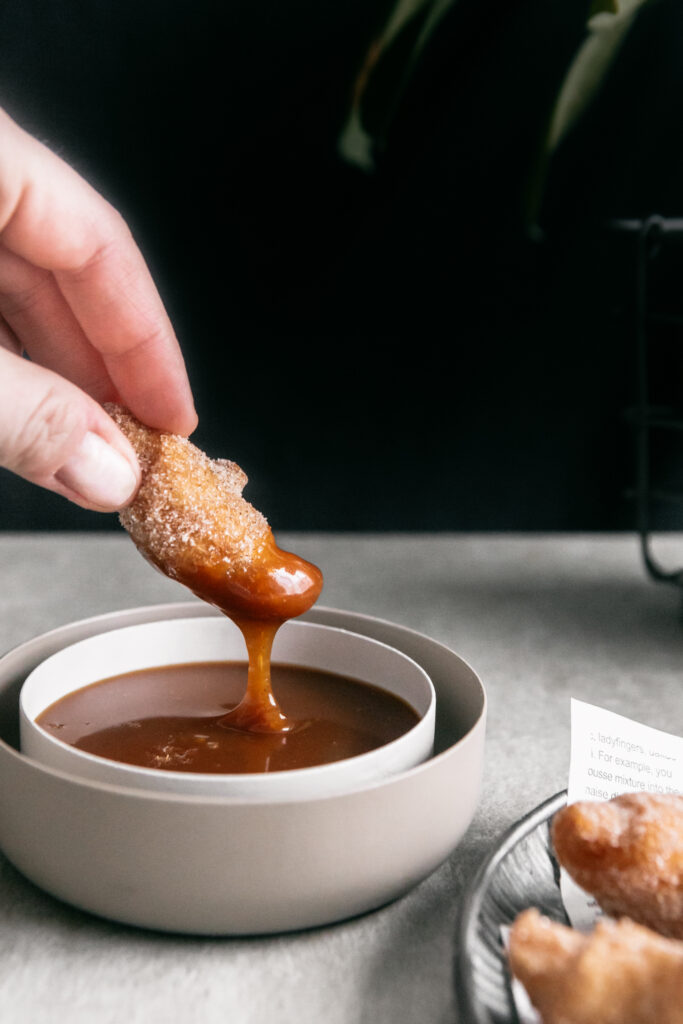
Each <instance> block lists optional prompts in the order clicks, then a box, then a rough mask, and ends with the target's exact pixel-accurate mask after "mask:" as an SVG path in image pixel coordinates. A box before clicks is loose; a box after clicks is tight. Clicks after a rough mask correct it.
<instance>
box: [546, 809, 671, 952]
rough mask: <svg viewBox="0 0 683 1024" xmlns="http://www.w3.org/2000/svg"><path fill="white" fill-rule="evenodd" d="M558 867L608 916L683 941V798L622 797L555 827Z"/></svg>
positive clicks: (565, 815) (576, 812) (560, 818)
mask: <svg viewBox="0 0 683 1024" xmlns="http://www.w3.org/2000/svg"><path fill="white" fill-rule="evenodd" d="M552 841H553V846H554V849H555V853H556V855H557V858H558V860H559V862H560V864H561V865H562V866H563V867H564V868H565V869H566V870H567V872H568V873H569V874H570V875H571V877H572V878H573V879H574V881H575V882H576V883H577V885H579V886H580V887H581V888H582V889H584V890H585V891H586V892H588V893H590V894H591V895H592V896H594V897H595V899H596V900H597V902H598V903H599V905H600V906H601V907H602V909H603V910H604V911H605V913H607V914H609V915H611V916H612V917H621V916H626V917H630V918H632V919H633V920H634V921H638V922H639V923H640V924H645V925H647V926H648V927H650V928H653V929H654V930H655V931H657V932H659V933H660V934H662V935H668V936H671V937H673V938H679V939H683V796H677V795H668V796H660V795H655V794H646V793H627V794H624V795H622V796H617V797H614V798H613V799H612V800H608V801H604V802H596V803H593V802H578V803H574V804H570V805H569V806H567V807H566V808H563V810H561V811H559V812H558V814H556V815H555V818H554V819H553V825H552Z"/></svg>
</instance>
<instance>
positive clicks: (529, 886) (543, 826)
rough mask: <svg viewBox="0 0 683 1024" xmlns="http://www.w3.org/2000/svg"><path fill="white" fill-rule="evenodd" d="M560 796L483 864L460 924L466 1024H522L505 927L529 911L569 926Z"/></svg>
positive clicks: (459, 989)
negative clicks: (555, 844)
mask: <svg viewBox="0 0 683 1024" xmlns="http://www.w3.org/2000/svg"><path fill="white" fill-rule="evenodd" d="M566 802H567V794H566V791H564V792H562V793H557V794H556V795H555V796H553V797H551V798H550V799H549V800H546V801H545V802H544V803H542V804H541V805H540V806H539V807H537V808H535V810H533V811H531V812H530V813H529V814H528V815H526V816H525V817H524V818H522V819H521V820H520V821H519V822H517V824H515V825H514V826H513V827H512V828H511V829H509V830H508V831H507V832H506V833H505V834H504V835H503V836H502V838H501V840H500V842H499V843H498V844H497V845H496V847H495V849H494V850H493V851H492V852H491V853H490V854H489V856H488V858H487V859H486V860H485V861H484V863H483V864H482V865H481V867H480V869H479V871H478V872H477V874H476V876H475V878H474V879H473V882H472V886H471V888H470V891H469V893H468V895H467V896H466V898H465V900H464V902H463V905H462V909H461V912H460V918H459V922H458V942H457V947H456V948H457V950H458V954H457V958H456V964H455V974H456V978H455V981H456V986H455V987H456V993H457V1000H458V1005H459V1010H460V1017H459V1019H460V1020H461V1021H462V1022H463V1024H516V1022H517V1020H518V1018H517V1014H516V1012H515V1008H514V1004H513V1001H512V993H511V988H510V975H509V972H508V967H507V960H506V957H505V952H504V950H503V945H502V940H501V927H504V926H505V925H510V924H512V922H513V921H514V919H515V918H516V916H517V915H518V914H519V913H520V912H521V911H522V910H525V909H526V908H527V907H538V909H539V910H540V911H541V912H542V913H543V914H545V915H546V916H547V917H550V918H552V919H554V920H555V921H560V922H561V923H562V924H568V921H567V915H566V913H565V910H564V907H563V904H562V899H561V897H560V889H559V870H558V866H557V862H556V861H555V859H554V857H553V854H552V850H551V844H550V823H551V820H552V818H553V815H554V814H556V812H557V811H559V810H560V808H562V807H564V805H565V804H566Z"/></svg>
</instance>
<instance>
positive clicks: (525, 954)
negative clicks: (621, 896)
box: [509, 909, 683, 1024]
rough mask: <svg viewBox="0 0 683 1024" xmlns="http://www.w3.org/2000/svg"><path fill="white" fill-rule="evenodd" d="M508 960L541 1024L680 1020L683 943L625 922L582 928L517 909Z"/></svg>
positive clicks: (679, 1023)
mask: <svg viewBox="0 0 683 1024" xmlns="http://www.w3.org/2000/svg"><path fill="white" fill-rule="evenodd" d="M509 960H510V967H511V969H512V972H513V974H514V975H515V977H517V978H518V979H519V980H520V981H521V982H522V984H523V985H524V987H525V989H526V991H527V993H528V995H529V998H530V999H531V1002H532V1003H533V1004H534V1006H535V1007H536V1009H537V1010H538V1012H539V1013H540V1015H541V1018H542V1020H543V1024H683V942H677V941H675V940H673V939H665V938H663V937H662V936H660V935H656V934H655V933H654V932H652V931H650V930H649V929H648V928H643V927H642V926H641V925H638V924H635V923H634V922H633V921H629V920H627V919H622V920H621V921H618V922H615V921H607V920H605V921H600V922H598V924H597V925H596V927H595V929H594V931H593V932H592V933H591V934H590V935H583V934H581V932H578V931H575V930H574V929H572V928H567V927H565V925H562V924H556V923H555V922H554V921H550V920H549V919H548V918H545V917H542V916H541V915H540V914H539V912H538V911H537V910H533V909H532V910H525V911H524V912H523V913H522V914H520V915H519V917H518V918H517V920H516V921H515V923H514V925H513V926H512V929H511V932H510V945H509Z"/></svg>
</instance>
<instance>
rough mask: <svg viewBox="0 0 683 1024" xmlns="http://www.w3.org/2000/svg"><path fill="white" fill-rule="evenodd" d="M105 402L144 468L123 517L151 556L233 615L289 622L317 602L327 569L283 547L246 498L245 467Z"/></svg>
mask: <svg viewBox="0 0 683 1024" xmlns="http://www.w3.org/2000/svg"><path fill="white" fill-rule="evenodd" d="M106 409H107V412H108V413H109V415H110V416H111V417H112V418H113V419H114V420H115V422H116V423H117V424H118V426H119V427H120V428H121V430H123V432H124V433H125V434H126V436H127V437H128V439H129V440H130V442H131V443H132V445H133V447H134V449H135V451H136V453H137V456H138V460H139V462H140V466H141V469H142V483H141V486H140V489H139V491H138V493H137V495H136V497H135V499H134V501H133V502H132V503H131V505H130V506H129V507H128V508H126V509H124V511H123V512H122V513H121V516H120V519H121V522H122V524H123V526H124V527H125V528H126V530H127V531H128V533H129V534H130V535H131V537H132V539H133V541H134V542H135V544H136V545H137V547H138V548H139V550H140V551H141V552H142V553H143V554H144V555H145V556H146V558H148V559H149V561H151V562H152V563H154V564H155V565H156V566H158V567H159V568H160V569H161V570H162V571H163V572H164V573H166V575H168V576H170V577H171V578H173V579H176V580H178V581H179V582H181V583H184V584H185V585H186V586H188V587H190V589H191V590H193V591H194V592H195V593H196V594H198V596H200V597H202V598H203V599H204V600H207V601H210V602H212V603H213V604H216V605H217V606H218V607H220V608H221V609H222V610H223V611H225V612H226V613H227V614H229V615H231V616H232V617H234V618H245V617H246V618H249V619H258V620H261V621H263V620H277V621H284V620H285V619H288V618H292V617H293V616H295V615H300V614H301V613H302V612H304V611H306V610H307V609H308V608H310V607H311V605H312V604H313V603H314V602H315V600H316V598H317V597H318V595H319V593H320V590H321V587H322V574H321V573H320V571H319V570H318V569H317V568H316V567H315V566H313V565H311V564H310V563H309V562H306V561H304V559H302V558H298V557H297V556H296V555H292V554H290V553H289V552H284V551H281V550H280V549H279V548H278V547H277V545H276V544H275V541H274V539H273V535H272V533H271V530H270V527H269V526H268V523H267V521H266V519H265V518H264V517H263V516H262V515H261V513H260V512H258V511H257V510H256V509H255V508H254V507H253V506H252V505H250V504H249V502H248V501H246V500H245V499H244V498H243V497H242V489H243V487H244V485H245V484H246V482H247V477H246V475H245V474H244V473H243V471H242V470H241V469H240V467H239V466H237V465H235V463H234V462H228V461H226V460H223V459H210V458H208V456H207V455H205V454H204V452H202V451H201V450H200V449H199V448H197V447H196V446H195V445H194V444H192V443H191V442H190V441H189V440H188V439H187V438H185V437H179V436H177V435H175V434H165V433H161V432H160V431H158V430H153V429H151V428H150V427H146V426H144V425H143V424H142V423H140V422H139V421H138V420H137V419H135V417H134V416H132V415H131V413H129V412H128V411H127V410H125V409H123V408H121V407H120V406H114V405H108V406H106Z"/></svg>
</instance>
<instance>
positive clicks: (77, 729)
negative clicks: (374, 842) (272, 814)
mask: <svg viewBox="0 0 683 1024" xmlns="http://www.w3.org/2000/svg"><path fill="white" fill-rule="evenodd" d="M243 657H244V642H243V638H242V634H241V632H240V631H239V630H238V628H237V627H236V626H235V625H234V624H233V623H232V622H230V621H229V620H228V619H225V618H222V619H217V618H215V617H213V616H208V617H206V618H200V619H197V618H188V619H180V620H176V621H172V622H156V623H148V624H142V625H137V626H130V627H127V628H124V629H121V630H114V631H109V632H106V633H102V634H99V635H95V636H92V637H89V638H88V639H86V640H83V641H80V642H79V643H77V644H73V645H71V646H68V647H66V648H64V649H63V650H61V651H59V652H57V653H56V654H54V655H52V656H51V657H50V658H47V659H46V660H45V661H44V662H42V663H41V664H40V665H39V666H38V667H37V668H36V669H35V670H34V671H33V672H32V673H30V675H29V676H28V678H27V679H26V682H25V683H24V686H23V687H22V691H21V697H20V712H21V718H20V723H21V749H22V751H23V752H24V753H25V754H27V755H28V756H29V757H32V758H33V759H34V760H36V761H40V762H42V763H43V764H47V765H50V766H51V767H53V768H60V769H63V770H65V771H70V772H73V773H74V774H78V775H81V776H83V777H84V778H88V779H95V780H98V781H101V782H110V783H113V784H120V785H125V786H134V787H136V788H142V789H151V790H162V791H165V792H173V793H183V794H196V795H200V796H201V795H207V796H216V795H218V796H227V797H239V798H242V799H247V800H274V799H293V798H297V797H311V796H329V795H332V794H335V793H340V792H345V791H349V790H352V789H354V788H356V787H358V786H360V785H364V784H367V783H368V782H372V781H375V780H377V779H381V778H383V777H384V776H386V775H388V774H391V773H394V772H398V771H403V770H405V769H407V768H411V767H413V766H414V765H416V764H419V763H420V762H421V761H423V760H425V759H426V758H427V757H429V756H430V754H431V752H432V748H433V740H434V721H435V694H434V688H433V686H432V684H431V682H430V680H429V677H428V676H427V673H426V672H425V671H424V669H422V668H421V667H420V666H419V665H417V664H416V662H414V661H413V660H412V659H411V658H409V657H408V656H407V655H405V654H403V653H402V652H400V651H397V650H395V649H393V648H392V647H389V646H388V645H386V644H383V643H380V642H378V641H377V640H373V639H370V638H369V637H366V636H361V635H358V634H355V633H352V632H349V631H348V630H340V629H335V628H331V627H329V626H323V625H316V624H313V623H309V622H301V621H292V622H288V623H285V624H284V625H283V626H282V627H281V629H280V630H279V631H278V634H277V637H276V640H275V646H274V648H273V662H274V680H273V681H274V686H275V690H276V695H277V697H278V700H279V701H281V703H282V705H283V708H284V710H285V711H286V712H287V715H288V717H289V718H291V721H292V725H293V727H292V729H291V731H289V732H284V733H265V734H259V733H252V732H248V731H243V730H239V729H234V728H230V727H229V726H228V727H226V726H225V725H224V724H223V719H226V718H229V715H228V712H229V711H230V709H231V708H232V707H234V706H235V705H236V704H238V703H239V700H240V699H241V696H242V691H243V690H244V687H245V686H246V677H247V668H246V664H245V663H242V664H240V662H239V660H238V659H240V658H243ZM278 678H279V681H280V684H281V691H278V689H277V683H278ZM127 706H128V707H127ZM373 718H376V719H377V721H373ZM203 768H206V769H208V770H203Z"/></svg>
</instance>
